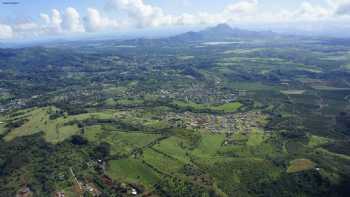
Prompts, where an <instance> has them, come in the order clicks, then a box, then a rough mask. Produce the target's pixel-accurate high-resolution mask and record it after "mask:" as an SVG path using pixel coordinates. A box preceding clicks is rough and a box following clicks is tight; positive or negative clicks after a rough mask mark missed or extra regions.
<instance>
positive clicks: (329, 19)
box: [0, 0, 350, 40]
mask: <svg viewBox="0 0 350 197" xmlns="http://www.w3.org/2000/svg"><path fill="white" fill-rule="evenodd" d="M0 2H1V4H0V40H21V39H27V40H28V39H29V40H30V39H38V38H44V37H55V36H72V35H75V36H80V35H89V34H90V35H98V34H103V33H106V32H116V33H117V32H126V31H132V30H136V29H150V28H151V29H152V28H154V29H157V28H173V27H191V26H199V25H200V26H210V25H215V24H219V23H228V24H233V25H235V26H238V27H240V26H242V27H269V28H272V30H274V29H276V30H278V29H283V28H286V27H288V28H286V29H288V30H291V29H292V28H294V29H297V28H299V29H303V30H305V31H320V30H326V29H327V28H328V29H330V30H331V29H332V30H333V31H342V29H347V28H349V29H350V27H349V26H350V0H0ZM6 2H7V3H6ZM8 2H12V4H11V3H10V4H9V3H8ZM13 2H17V3H15V4H14V3H13ZM349 32H350V31H349Z"/></svg>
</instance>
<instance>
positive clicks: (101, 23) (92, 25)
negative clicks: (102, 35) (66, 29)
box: [84, 8, 121, 32]
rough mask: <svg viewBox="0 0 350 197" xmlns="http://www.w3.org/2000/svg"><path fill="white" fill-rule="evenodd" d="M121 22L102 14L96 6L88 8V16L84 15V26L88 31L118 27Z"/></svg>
mask: <svg viewBox="0 0 350 197" xmlns="http://www.w3.org/2000/svg"><path fill="white" fill-rule="evenodd" d="M120 25H121V24H120V22H118V21H117V20H112V19H110V18H108V17H105V16H101V14H100V12H99V11H98V10H97V9H94V8H88V10H87V16H86V17H84V26H85V29H86V31H88V32H97V31H101V30H105V29H117V28H119V27H120Z"/></svg>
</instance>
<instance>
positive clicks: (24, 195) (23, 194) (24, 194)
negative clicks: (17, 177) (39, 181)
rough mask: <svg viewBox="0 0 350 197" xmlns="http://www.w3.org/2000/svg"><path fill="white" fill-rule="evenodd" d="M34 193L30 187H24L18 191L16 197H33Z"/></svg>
mask: <svg viewBox="0 0 350 197" xmlns="http://www.w3.org/2000/svg"><path fill="white" fill-rule="evenodd" d="M32 196H33V192H32V191H31V190H30V188H29V187H27V186H24V187H22V188H21V189H20V190H18V192H17V194H16V197H32Z"/></svg>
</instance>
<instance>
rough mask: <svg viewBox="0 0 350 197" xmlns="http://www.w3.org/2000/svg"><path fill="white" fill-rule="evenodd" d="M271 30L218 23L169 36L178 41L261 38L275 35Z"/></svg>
mask: <svg viewBox="0 0 350 197" xmlns="http://www.w3.org/2000/svg"><path fill="white" fill-rule="evenodd" d="M276 35H277V34H276V33H273V32H271V31H259V32H258V31H249V30H243V29H239V28H231V27H230V26H229V25H227V24H219V25H217V26H215V27H210V28H207V29H205V30H202V31H199V32H188V33H184V34H180V35H177V36H173V37H170V38H169V39H174V40H178V41H218V40H221V41H222V40H224V39H227V38H261V37H272V36H276Z"/></svg>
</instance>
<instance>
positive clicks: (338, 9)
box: [329, 0, 350, 15]
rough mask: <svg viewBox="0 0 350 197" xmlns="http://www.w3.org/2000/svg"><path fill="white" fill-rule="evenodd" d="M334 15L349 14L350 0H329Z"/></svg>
mask: <svg viewBox="0 0 350 197" xmlns="http://www.w3.org/2000/svg"><path fill="white" fill-rule="evenodd" d="M329 3H330V4H331V6H333V8H334V14H336V15H350V0H329Z"/></svg>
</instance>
